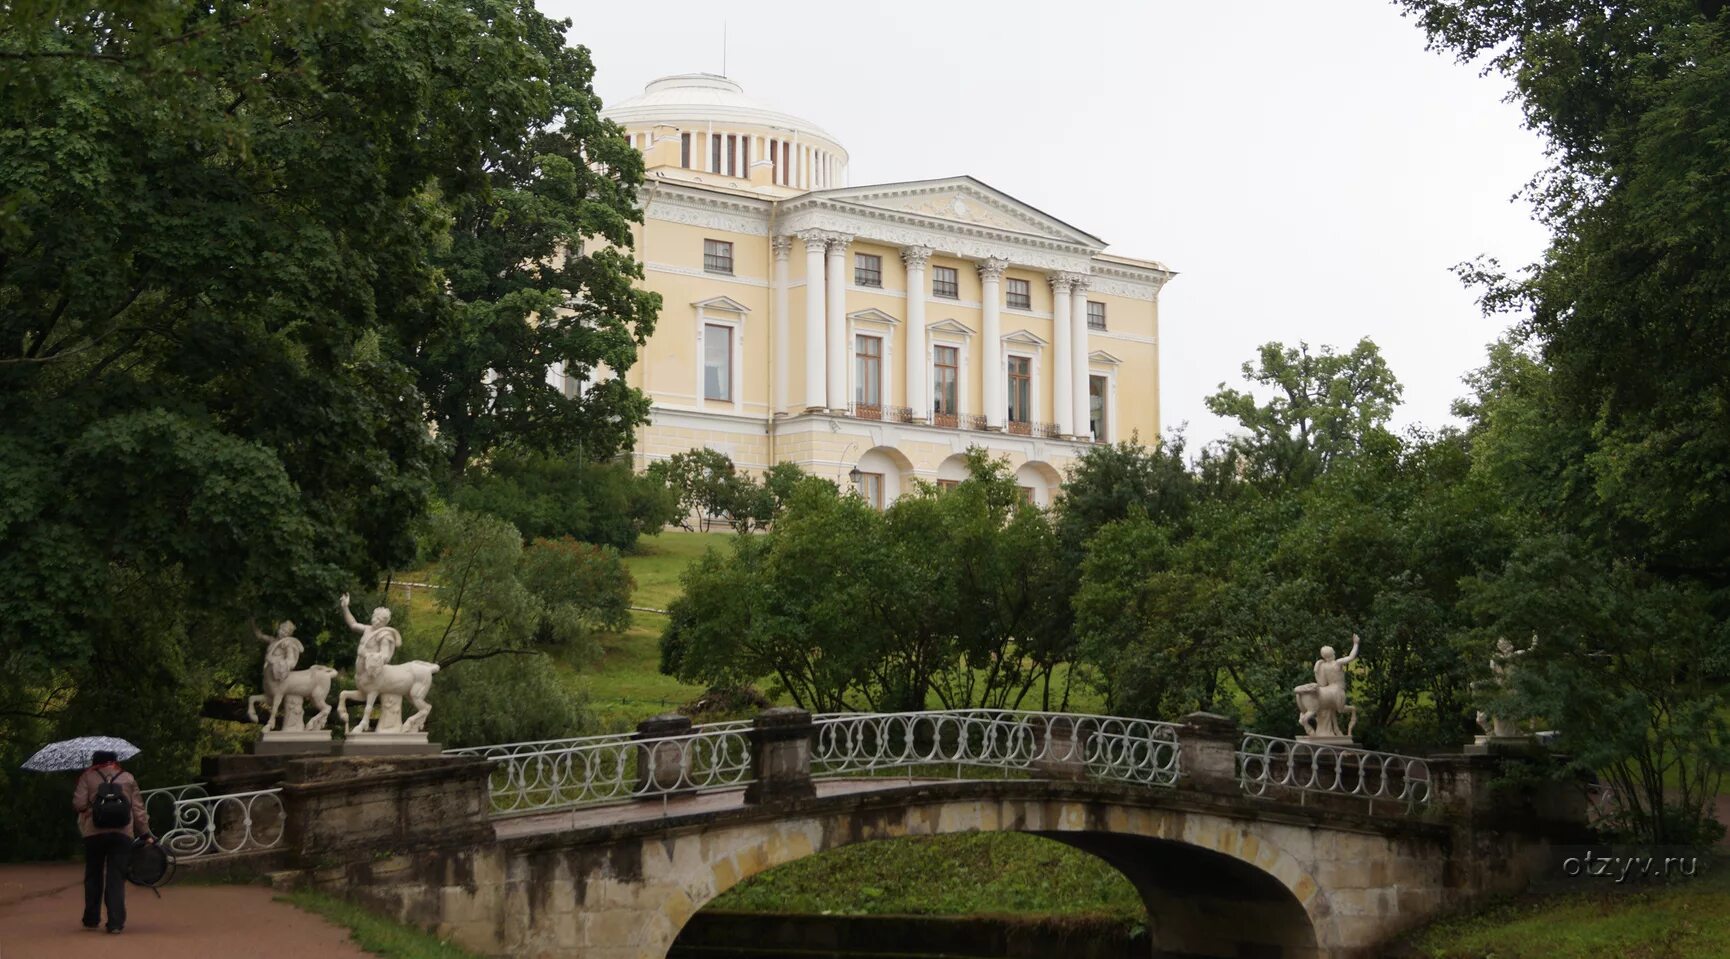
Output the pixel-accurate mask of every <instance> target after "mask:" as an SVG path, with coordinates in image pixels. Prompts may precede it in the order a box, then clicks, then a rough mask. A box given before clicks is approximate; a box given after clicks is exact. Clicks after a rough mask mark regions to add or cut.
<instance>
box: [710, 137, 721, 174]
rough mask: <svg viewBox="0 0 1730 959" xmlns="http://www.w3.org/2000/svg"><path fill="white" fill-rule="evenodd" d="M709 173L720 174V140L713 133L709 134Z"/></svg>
mask: <svg viewBox="0 0 1730 959" xmlns="http://www.w3.org/2000/svg"><path fill="white" fill-rule="evenodd" d="M709 172H710V173H720V172H721V138H720V137H719V136H717V135H716V134H713V133H711V134H709Z"/></svg>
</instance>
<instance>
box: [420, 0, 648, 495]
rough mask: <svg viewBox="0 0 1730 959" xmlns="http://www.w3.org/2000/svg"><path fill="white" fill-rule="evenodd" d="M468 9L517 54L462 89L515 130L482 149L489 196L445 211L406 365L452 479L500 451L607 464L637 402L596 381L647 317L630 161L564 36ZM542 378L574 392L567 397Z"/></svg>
mask: <svg viewBox="0 0 1730 959" xmlns="http://www.w3.org/2000/svg"><path fill="white" fill-rule="evenodd" d="M469 3H470V4H471V6H472V7H473V8H474V11H475V13H476V14H477V15H478V16H479V17H480V18H481V20H482V21H484V22H485V23H486V24H488V29H489V30H491V31H495V32H497V33H500V34H504V35H507V36H512V37H514V38H515V39H516V42H515V43H513V44H512V45H511V46H510V47H509V48H508V49H509V52H510V54H511V61H510V62H507V63H502V64H498V65H496V66H494V65H489V66H488V67H486V68H485V70H484V71H480V72H478V75H475V76H472V77H469V79H471V80H472V82H473V84H474V88H475V91H476V93H477V95H479V96H481V97H482V98H483V100H491V99H492V98H493V97H495V96H501V95H502V96H507V97H510V98H511V99H512V101H513V107H514V109H515V110H516V111H518V112H519V114H520V118H521V120H522V121H523V122H521V123H519V124H517V125H515V126H513V128H512V129H511V130H510V131H509V135H508V136H502V137H495V138H493V139H492V140H490V141H488V142H486V143H484V144H481V147H482V156H481V162H482V166H483V168H484V170H485V176H486V184H485V185H486V189H484V190H471V191H467V192H464V193H462V194H459V195H455V196H452V197H449V198H448V207H449V211H450V217H451V231H450V243H449V244H448V245H447V246H445V247H443V248H442V249H440V250H439V251H438V252H437V255H436V257H435V262H436V263H437V265H438V266H439V267H440V268H441V269H442V271H443V274H444V276H445V278H446V280H447V286H446V290H447V292H448V294H449V296H448V301H447V302H445V303H443V304H441V305H442V306H443V309H441V310H440V311H439V313H438V319H437V322H436V323H435V324H434V325H433V327H432V328H431V329H430V330H429V331H428V334H427V336H426V337H425V338H424V339H423V340H422V341H420V342H419V343H418V344H417V345H416V349H415V350H414V352H413V353H412V358H411V363H412V365H413V366H414V369H415V373H416V376H417V380H418V382H419V384H420V386H421V390H422V392H423V393H424V394H425V396H426V401H427V405H428V409H429V414H428V415H429V418H430V419H431V421H432V422H433V424H434V425H435V426H436V427H437V428H438V435H439V436H440V437H441V438H442V439H443V440H444V441H445V442H446V444H447V445H446V447H445V449H446V451H447V458H446V465H447V466H448V468H449V470H450V471H451V473H452V474H453V475H455V476H460V475H461V474H462V473H463V472H464V470H466V469H467V468H468V465H469V464H470V463H471V462H472V461H474V460H475V459H476V458H484V457H486V456H487V455H488V454H489V453H490V452H491V451H492V450H494V449H495V448H497V447H498V446H500V445H501V444H504V443H509V444H511V445H513V446H515V447H517V448H519V449H523V450H528V451H536V452H563V451H565V450H568V449H570V448H573V447H576V448H580V449H581V450H582V451H583V452H584V453H585V454H586V455H587V456H589V457H591V458H593V459H597V460H604V459H607V458H608V457H610V456H612V455H613V454H615V453H617V452H619V451H620V450H626V449H629V448H630V446H631V442H632V437H633V435H634V430H635V427H637V426H639V425H641V424H642V423H645V422H647V420H648V411H649V402H648V398H647V397H646V396H644V395H643V394H642V392H641V391H640V390H637V389H634V388H632V387H630V386H628V385H626V383H625V380H624V377H623V376H622V375H619V376H611V377H608V378H605V379H602V378H599V377H596V376H595V373H596V372H597V371H598V370H599V369H600V368H601V367H602V366H603V365H604V366H605V368H606V369H608V370H611V371H614V372H616V373H620V374H622V373H623V372H624V371H625V370H628V369H630V368H631V367H632V366H633V365H635V363H636V360H637V350H638V348H639V347H640V346H641V345H642V344H643V341H644V340H646V339H647V338H648V336H649V334H650V333H651V332H653V331H654V324H655V314H656V311H657V310H658V309H659V306H660V294H658V293H652V292H649V291H647V290H643V289H640V288H638V287H637V286H636V285H635V284H634V283H633V281H634V280H641V279H642V276H643V273H642V266H641V264H639V263H638V262H637V261H636V260H635V259H634V258H632V256H631V254H630V252H629V249H630V246H631V243H632V235H631V224H632V223H640V222H641V221H642V211H641V210H640V209H639V208H638V206H637V203H636V189H637V187H639V186H641V184H642V181H643V159H642V154H640V153H639V152H638V151H637V150H636V149H635V148H634V147H632V146H631V144H630V143H629V141H627V140H626V139H625V137H624V134H623V133H622V132H621V131H620V130H619V128H618V126H617V125H616V124H614V123H612V122H611V121H608V120H604V119H602V118H601V116H600V110H601V102H600V99H599V98H598V97H597V96H596V95H595V92H594V86H593V84H594V73H595V69H594V64H593V62H592V61H591V59H590V57H589V51H588V50H587V49H585V48H583V47H580V46H578V47H573V46H568V45H566V43H565V38H564V31H565V30H566V29H567V28H568V27H569V26H570V22H569V21H560V20H553V19H551V18H549V17H547V16H545V15H544V14H542V13H540V12H538V11H537V10H535V8H534V4H533V3H532V2H525V0H469ZM501 67H502V70H500V72H498V73H497V74H494V73H493V72H492V71H493V70H495V69H499V68H501ZM513 77H533V78H535V80H536V81H537V82H535V83H533V84H531V85H523V84H521V83H520V82H519V81H517V80H514V79H512V78H513ZM553 373H563V374H564V375H566V376H568V377H570V378H571V379H572V380H573V381H587V382H586V384H585V386H584V388H582V389H581V390H576V391H573V392H570V393H567V392H565V391H564V390H563V389H562V388H561V387H560V386H558V385H555V384H553V383H552V382H550V376H549V375H550V374H553Z"/></svg>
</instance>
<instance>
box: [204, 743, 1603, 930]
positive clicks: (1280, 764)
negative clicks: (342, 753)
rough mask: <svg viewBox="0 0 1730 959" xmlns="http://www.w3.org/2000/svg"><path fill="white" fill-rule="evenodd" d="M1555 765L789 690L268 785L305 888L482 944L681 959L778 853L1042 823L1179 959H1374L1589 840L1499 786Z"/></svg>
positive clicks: (316, 770) (1575, 811)
mask: <svg viewBox="0 0 1730 959" xmlns="http://www.w3.org/2000/svg"><path fill="white" fill-rule="evenodd" d="M1536 761H1539V760H1537V759H1531V758H1527V759H1510V758H1506V757H1503V758H1497V757H1489V756H1474V757H1467V756H1448V757H1429V758H1427V759H1424V758H1417V757H1409V756H1397V755H1392V754H1387V753H1376V752H1370V751H1366V750H1359V749H1352V748H1341V747H1337V746H1323V745H1316V744H1308V743H1302V742H1298V741H1292V740H1282V739H1274V738H1270V737H1263V736H1256V735H1247V736H1246V735H1241V734H1240V733H1239V731H1238V729H1237V727H1236V725H1235V724H1233V723H1232V722H1230V721H1229V720H1225V719H1223V718H1221V717H1217V716H1211V715H1208V714H1194V715H1192V716H1190V717H1187V718H1186V719H1185V720H1184V721H1183V722H1181V723H1175V724H1173V723H1160V722H1154V721H1150V720H1136V719H1122V718H1114V717H1100V716H1077V715H1064V714H1048V713H1027V712H1010V711H994V710H969V711H958V712H928V713H907V714H890V715H844V716H819V717H816V718H813V717H811V716H810V715H809V714H807V713H804V712H802V711H799V710H769V711H767V712H765V713H763V714H762V715H760V716H759V717H758V718H757V720H755V721H754V722H751V723H731V724H717V725H713V726H705V727H696V728H692V727H691V726H690V724H689V722H688V721H686V720H682V719H678V718H663V719H657V720H651V721H649V722H647V723H645V724H643V727H642V728H640V729H639V730H638V732H637V733H634V734H626V735H621V736H611V737H590V738H587V739H578V740H562V741H556V742H542V743H524V744H514V745H510V746H501V747H492V748H489V749H477V750H456V751H452V752H450V753H447V754H446V755H444V756H442V757H406V758H401V759H389V758H379V759H314V760H299V761H295V762H290V763H288V764H287V765H286V769H285V775H284V781H283V784H282V785H281V786H280V787H278V789H277V790H276V791H271V790H266V791H264V793H265V794H269V795H274V796H276V797H277V799H278V800H279V801H280V804H281V805H280V808H281V810H282V811H283V816H282V819H283V822H282V824H281V827H280V828H278V829H277V830H276V832H275V834H274V835H275V839H274V841H262V840H261V841H258V843H257V844H259V845H267V846H272V847H274V850H273V851H269V852H267V854H268V855H273V856H275V857H276V858H277V859H279V860H280V862H279V863H277V865H280V866H286V867H289V868H286V869H283V870H281V871H279V872H278V873H277V874H276V878H277V880H278V881H279V882H281V883H284V884H304V885H311V886H316V887H320V888H325V889H328V890H331V891H334V892H337V893H339V894H341V895H344V896H347V897H349V898H351V899H355V900H357V901H360V902H363V903H366V904H368V905H371V906H372V907H374V908H376V909H378V910H380V911H383V912H385V913H387V914H389V915H392V916H395V917H397V918H399V919H402V920H405V921H408V922H411V923H414V924H417V925H420V926H423V927H425V928H428V929H431V930H433V931H435V932H437V933H438V934H440V935H443V936H449V937H453V938H455V939H456V940H457V941H458V942H460V943H461V944H462V945H464V946H465V947H467V948H469V949H471V950H474V951H477V952H480V953H483V954H487V955H499V956H525V957H560V959H569V957H578V959H626V957H629V959H662V957H664V956H666V955H667V953H668V950H669V949H670V948H672V946H673V944H674V942H675V940H676V939H677V938H678V936H679V933H680V930H681V929H682V928H683V927H684V926H685V924H686V922H687V921H688V920H689V919H690V918H691V917H692V916H693V915H694V914H696V913H697V911H698V910H700V909H702V908H703V906H704V905H705V904H706V903H708V902H709V901H710V900H712V899H713V898H714V897H715V896H718V895H719V894H721V893H722V892H724V891H726V890H727V889H728V888H730V887H732V886H733V885H734V884H736V883H738V882H740V881H742V880H744V879H747V878H749V877H751V876H753V875H756V874H757V873H759V872H762V871H763V870H766V869H771V868H773V867H775V866H777V865H781V864H783V863H787V862H791V861H793V860H796V859H800V858H803V857H805V856H810V855H814V854H817V853H821V852H823V851H825V850H829V849H834V848H838V847H840V846H845V845H849V844H852V843H857V842H864V841H870V840H875V839H887V838H896V837H903V836H928V835H939V834H946V833H963V832H972V831H1017V832H1027V833H1033V834H1036V835H1040V836H1044V837H1047V838H1050V839H1053V840H1056V841H1058V842H1062V843H1065V844H1067V845H1070V846H1073V847H1075V848H1077V849H1081V850H1083V851H1086V852H1088V853H1091V854H1093V855H1095V856H1098V857H1099V858H1101V859H1103V860H1105V861H1106V862H1108V863H1110V864H1111V865H1112V866H1114V867H1115V868H1117V869H1118V870H1119V871H1120V872H1122V873H1123V874H1124V875H1125V876H1126V877H1127V878H1128V879H1129V880H1130V881H1131V882H1132V883H1134V884H1135V886H1136V888H1137V889H1138V891H1139V892H1140V893H1141V896H1142V899H1143V901H1144V902H1145V904H1146V906H1147V911H1148V925H1149V931H1150V936H1149V938H1150V940H1151V943H1152V950H1153V952H1152V954H1153V955H1155V956H1170V957H1189V956H1209V957H1369V956H1375V955H1378V954H1379V951H1378V950H1379V948H1380V947H1381V945H1382V944H1384V943H1385V942H1387V941H1388V939H1389V938H1390V937H1392V936H1395V935H1397V934H1398V933H1400V932H1402V931H1404V930H1405V929H1407V928H1409V927H1411V926H1413V925H1415V924H1417V923H1420V922H1422V921H1424V920H1425V919H1427V918H1429V917H1431V916H1434V915H1435V914H1437V913H1438V912H1439V911H1442V910H1446V909H1450V908H1454V907H1457V906H1459V905H1462V904H1464V903H1466V902H1468V901H1470V900H1471V899H1472V898H1474V897H1476V896H1479V895H1483V894H1486V893H1496V892H1506V891H1514V890H1517V889H1519V888H1522V887H1523V886H1524V885H1525V884H1526V883H1527V881H1528V880H1529V879H1531V878H1532V877H1533V876H1534V874H1535V873H1536V872H1537V871H1538V870H1539V869H1541V868H1542V867H1543V864H1544V863H1545V862H1546V860H1547V852H1548V846H1549V844H1550V842H1552V841H1574V840H1575V839H1577V837H1578V833H1579V830H1580V828H1581V827H1582V825H1583V822H1584V809H1585V803H1584V795H1583V793H1580V792H1578V791H1577V790H1570V789H1567V788H1563V787H1562V786H1561V785H1559V784H1558V785H1554V786H1530V785H1528V786H1527V787H1525V788H1524V791H1523V792H1520V793H1518V794H1514V795H1504V794H1503V793H1505V792H1506V790H1501V791H1499V792H1498V795H1497V801H1496V802H1495V803H1493V804H1492V803H1491V802H1490V801H1489V796H1490V786H1491V783H1492V782H1494V781H1496V780H1497V779H1498V778H1499V777H1501V776H1502V775H1503V769H1504V767H1505V765H1506V764H1507V763H1509V762H1536ZM1524 779H1525V781H1527V782H1531V781H1533V777H1530V776H1527V777H1524ZM220 801H221V797H217V798H216V799H213V800H211V802H220ZM249 802H252V801H251V800H249ZM220 818H221V816H220V815H218V814H216V813H214V812H213V813H212V814H211V815H210V816H209V821H210V822H211V823H212V826H211V827H210V828H211V831H212V832H213V833H215V832H217V831H218V830H217V829H216V826H215V825H214V824H215V823H216V822H217V821H218V820H219V819H220ZM263 838H264V840H269V839H270V837H269V836H266V837H263Z"/></svg>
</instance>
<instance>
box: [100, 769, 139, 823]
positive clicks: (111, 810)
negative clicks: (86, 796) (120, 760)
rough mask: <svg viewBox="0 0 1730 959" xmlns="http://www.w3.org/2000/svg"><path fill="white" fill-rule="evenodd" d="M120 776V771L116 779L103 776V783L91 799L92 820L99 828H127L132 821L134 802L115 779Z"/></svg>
mask: <svg viewBox="0 0 1730 959" xmlns="http://www.w3.org/2000/svg"><path fill="white" fill-rule="evenodd" d="M96 775H98V776H102V774H101V773H97V774H96ZM119 778H120V774H119V773H116V774H115V775H114V779H110V778H108V777H107V776H102V784H101V785H99V786H97V787H96V795H95V796H94V797H92V798H91V800H90V822H91V824H92V825H94V826H95V827H96V828H97V829H125V828H126V826H127V824H128V823H130V822H132V802H131V800H129V799H127V798H126V790H125V789H123V788H121V785H120V784H119V783H117V782H115V781H114V780H115V779H119Z"/></svg>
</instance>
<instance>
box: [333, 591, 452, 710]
mask: <svg viewBox="0 0 1730 959" xmlns="http://www.w3.org/2000/svg"><path fill="white" fill-rule="evenodd" d="M338 608H339V609H341V610H342V619H343V622H346V623H348V628H349V629H352V630H354V631H355V632H357V633H359V634H360V643H359V644H358V645H357V646H356V648H355V653H354V684H355V686H356V687H357V688H356V689H345V690H343V691H342V692H341V693H340V694H338V695H337V697H336V714H337V716H339V717H341V719H342V721H343V723H344V724H347V722H348V704H349V703H350V702H352V701H355V700H365V702H366V705H365V706H363V707H362V708H361V711H360V721H359V722H357V723H356V724H355V726H354V728H353V729H351V730H349V732H353V733H364V732H369V731H370V732H376V733H398V732H401V733H418V732H422V731H424V730H425V729H426V720H427V715H428V714H429V713H431V712H432V705H431V704H430V703H428V702H427V698H426V696H427V692H428V691H429V690H431V689H432V682H433V674H434V673H436V672H438V671H439V666H438V663H428V662H423V661H421V660H415V661H413V662H408V663H392V662H391V661H390V660H391V657H392V656H395V655H396V651H397V648H398V647H400V646H401V645H402V634H401V633H399V632H397V631H396V630H395V629H393V628H391V625H390V610H389V609H387V608H385V607H383V606H380V607H378V608H377V609H374V610H373V611H372V622H371V623H368V624H366V625H362V624H361V623H358V622H356V621H355V618H354V614H353V613H351V612H349V609H348V594H347V593H343V594H342V601H341V603H340V604H339V605H338ZM381 696H382V697H384V698H385V699H386V700H387V701H388V700H389V699H390V697H393V696H394V697H397V702H399V703H400V702H401V699H402V697H407V698H408V699H409V700H410V701H411V702H413V703H414V707H415V712H414V715H412V716H410V717H408V718H407V719H404V720H400V722H399V721H398V720H399V719H400V716H401V710H400V708H398V709H396V710H392V709H389V708H385V709H383V710H381V711H382V712H383V714H384V715H382V716H381V717H380V718H379V721H378V722H376V723H373V728H372V729H371V730H368V729H367V721H368V719H369V718H370V717H371V715H372V707H373V704H374V703H375V702H377V701H378V700H379V698H380V697H381Z"/></svg>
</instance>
